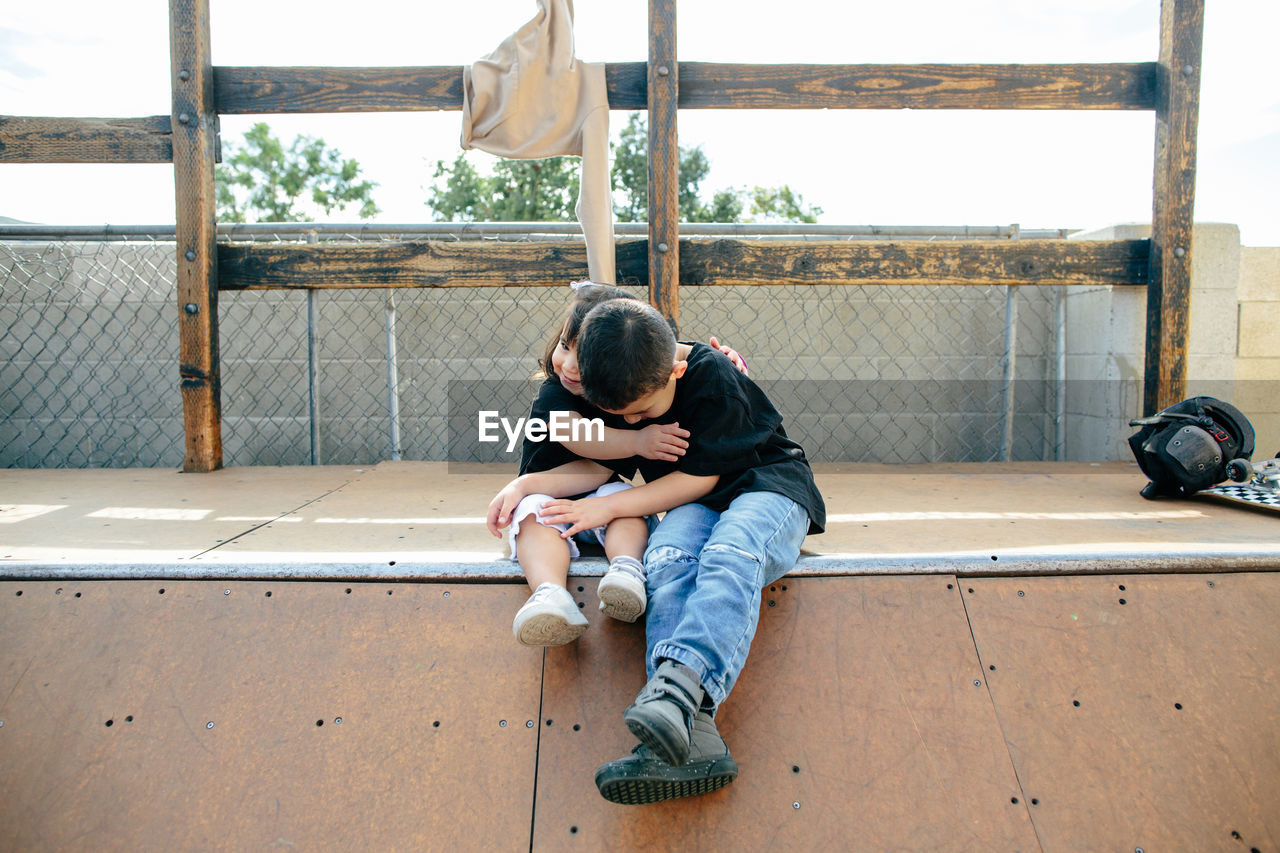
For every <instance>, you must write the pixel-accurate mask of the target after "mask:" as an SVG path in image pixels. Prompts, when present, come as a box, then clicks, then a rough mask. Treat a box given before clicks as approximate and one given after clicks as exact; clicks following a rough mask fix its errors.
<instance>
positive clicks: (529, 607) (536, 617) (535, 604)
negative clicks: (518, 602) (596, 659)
mask: <svg viewBox="0 0 1280 853" xmlns="http://www.w3.org/2000/svg"><path fill="white" fill-rule="evenodd" d="M585 630H587V617H585V616H583V615H582V612H581V611H580V610H579V609H578V605H577V604H576V603H575V602H574V600H573V596H572V595H570V594H569V591H568V590H567V589H565V588H564V587H562V586H557V585H556V584H553V583H549V582H548V583H544V584H542V585H540V586H539V587H538V588H537V589H535V590H534V591H533V595H531V596H529V600H528V601H526V602H525V603H524V605H523V606H522V607H521V608H520V609H519V610H517V611H516V618H515V620H514V621H512V623H511V632H512V633H513V634H515V637H516V640H517V641H519V642H520V643H521V644H522V645H525V646H563V645H564V644H565V643H572V642H573V641H574V640H576V639H578V637H580V636H582V632H583V631H585Z"/></svg>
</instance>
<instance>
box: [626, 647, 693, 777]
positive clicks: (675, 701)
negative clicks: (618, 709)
mask: <svg viewBox="0 0 1280 853" xmlns="http://www.w3.org/2000/svg"><path fill="white" fill-rule="evenodd" d="M702 697H703V690H702V683H701V682H699V681H698V676H697V674H696V673H694V671H693V670H691V669H689V668H688V667H687V666H684V665H682V664H678V663H676V662H675V661H673V660H664V661H663V662H662V663H661V664H659V665H658V669H657V671H655V672H654V674H653V678H650V679H649V683H648V684H646V685H645V686H644V688H643V689H642V690H641V691H640V693H639V694H638V695H637V696H636V700H635V702H633V703H632V704H631V707H629V708H627V710H626V711H625V712H623V714H622V719H623V720H624V721H626V724H627V728H628V729H630V730H631V733H632V734H633V735H635V736H636V737H638V738H640V742H641V743H643V744H645V745H646V746H648V747H649V748H650V749H652V750H653V752H654V754H655V755H657V757H658V758H660V759H662V760H663V761H665V762H666V763H667V764H670V765H672V766H674V767H679V766H680V765H681V764H684V763H685V761H687V760H688V758H689V743H690V740H691V739H692V737H693V723H694V720H695V719H697V716H698V709H699V706H700V705H701V704H702Z"/></svg>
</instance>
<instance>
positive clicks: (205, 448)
mask: <svg viewBox="0 0 1280 853" xmlns="http://www.w3.org/2000/svg"><path fill="white" fill-rule="evenodd" d="M169 51H170V59H171V64H172V86H173V116H172V121H173V174H174V186H175V194H176V198H177V251H178V256H177V269H178V359H179V373H180V376H181V387H182V413H183V424H184V429H185V432H186V458H185V460H184V461H183V465H182V469H183V470H184V471H212V470H214V469H216V468H221V467H222V380H221V368H220V364H219V359H218V265H217V252H216V247H215V245H214V239H215V234H214V229H215V221H214V216H215V208H214V203H215V196H214V177H213V169H214V160H215V156H216V147H217V122H218V116H217V112H216V111H215V108H214V99H213V66H212V63H211V61H210V53H209V0H169Z"/></svg>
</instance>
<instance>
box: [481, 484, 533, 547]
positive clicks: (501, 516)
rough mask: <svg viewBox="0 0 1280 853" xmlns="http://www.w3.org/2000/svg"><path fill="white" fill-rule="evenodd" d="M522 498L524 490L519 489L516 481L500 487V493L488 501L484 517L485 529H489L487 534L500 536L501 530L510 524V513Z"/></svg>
mask: <svg viewBox="0 0 1280 853" xmlns="http://www.w3.org/2000/svg"><path fill="white" fill-rule="evenodd" d="M523 498H524V490H523V489H522V488H520V485H519V481H518V480H512V481H511V482H510V483H507V484H506V485H505V486H503V487H502V491H500V492H498V493H497V494H496V495H494V496H493V500H491V501H489V512H488V514H487V515H486V516H485V520H484V523H485V527H488V528H489V532H490V533H492V534H493V535H494V536H497V537H501V536H502V532H501V531H502V528H504V527H506V526H507V525H508V524H510V523H511V513H513V512H515V509H516V505H517V504H519V503H520V501H521V499H523Z"/></svg>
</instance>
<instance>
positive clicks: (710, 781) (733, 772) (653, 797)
mask: <svg viewBox="0 0 1280 853" xmlns="http://www.w3.org/2000/svg"><path fill="white" fill-rule="evenodd" d="M737 778H738V765H737V763H736V762H735V761H734V760H733V759H732V758H730V757H728V756H725V757H723V758H713V759H707V760H704V761H694V762H690V763H689V764H685V765H683V766H680V767H672V766H670V765H668V764H666V763H665V762H662V761H659V760H655V759H653V758H642V757H640V756H638V755H632V756H628V757H627V758H622V759H619V760H618V761H611V762H609V763H608V764H604V765H602V766H601V767H600V769H598V770H597V771H596V788H597V789H599V791H600V796H602V797H604V798H605V799H606V800H608V801H609V802H611V803H619V804H620V805H624V806H643V805H648V804H649V803H660V802H663V801H665V800H674V799H678V798H680V797H694V796H697V795H698V794H709V793H711V792H712V791H718V790H720V789H721V788H723V787H724V786H726V785H728V784H729V783H730V782H732V781H733V780H734V779H737Z"/></svg>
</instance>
